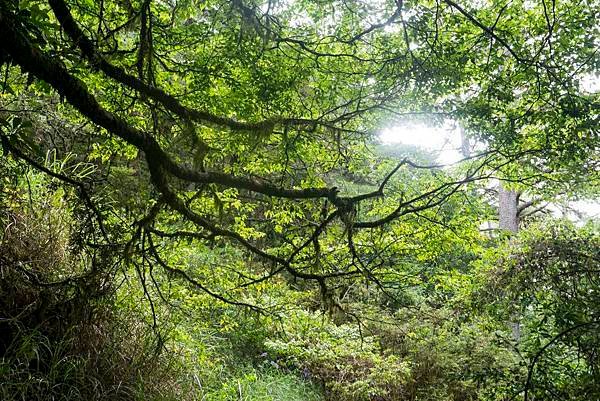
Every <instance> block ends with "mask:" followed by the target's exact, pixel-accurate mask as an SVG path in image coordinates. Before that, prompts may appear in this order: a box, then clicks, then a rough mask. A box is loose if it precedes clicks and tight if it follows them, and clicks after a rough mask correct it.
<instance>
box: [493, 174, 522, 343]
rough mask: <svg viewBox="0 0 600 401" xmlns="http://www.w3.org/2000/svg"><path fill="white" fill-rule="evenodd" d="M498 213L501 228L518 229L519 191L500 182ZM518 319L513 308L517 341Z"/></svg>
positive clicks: (512, 230) (513, 332)
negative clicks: (510, 188) (505, 186)
mask: <svg viewBox="0 0 600 401" xmlns="http://www.w3.org/2000/svg"><path fill="white" fill-rule="evenodd" d="M498 214H499V216H498V217H499V220H500V224H499V227H500V228H501V229H503V230H506V231H509V232H511V233H513V234H516V233H517V232H518V231H519V193H518V192H516V191H513V190H509V189H506V188H504V185H502V183H500V186H499V188H498ZM520 320H521V318H520V316H519V312H518V311H517V310H515V311H514V312H513V314H512V316H511V322H510V326H511V328H512V336H513V339H514V340H515V341H516V342H517V343H518V342H520V340H521V322H520Z"/></svg>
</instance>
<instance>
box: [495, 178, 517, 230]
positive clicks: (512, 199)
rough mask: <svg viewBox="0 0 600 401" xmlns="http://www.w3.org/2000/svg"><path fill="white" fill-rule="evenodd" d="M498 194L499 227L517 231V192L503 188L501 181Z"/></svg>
mask: <svg viewBox="0 0 600 401" xmlns="http://www.w3.org/2000/svg"><path fill="white" fill-rule="evenodd" d="M498 195H499V197H498V205H499V206H498V213H499V218H500V228H501V229H503V230H507V231H510V232H512V233H517V232H518V231H519V193H518V192H516V191H512V190H509V189H506V188H504V186H503V185H502V183H501V184H500V188H499V190H498Z"/></svg>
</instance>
